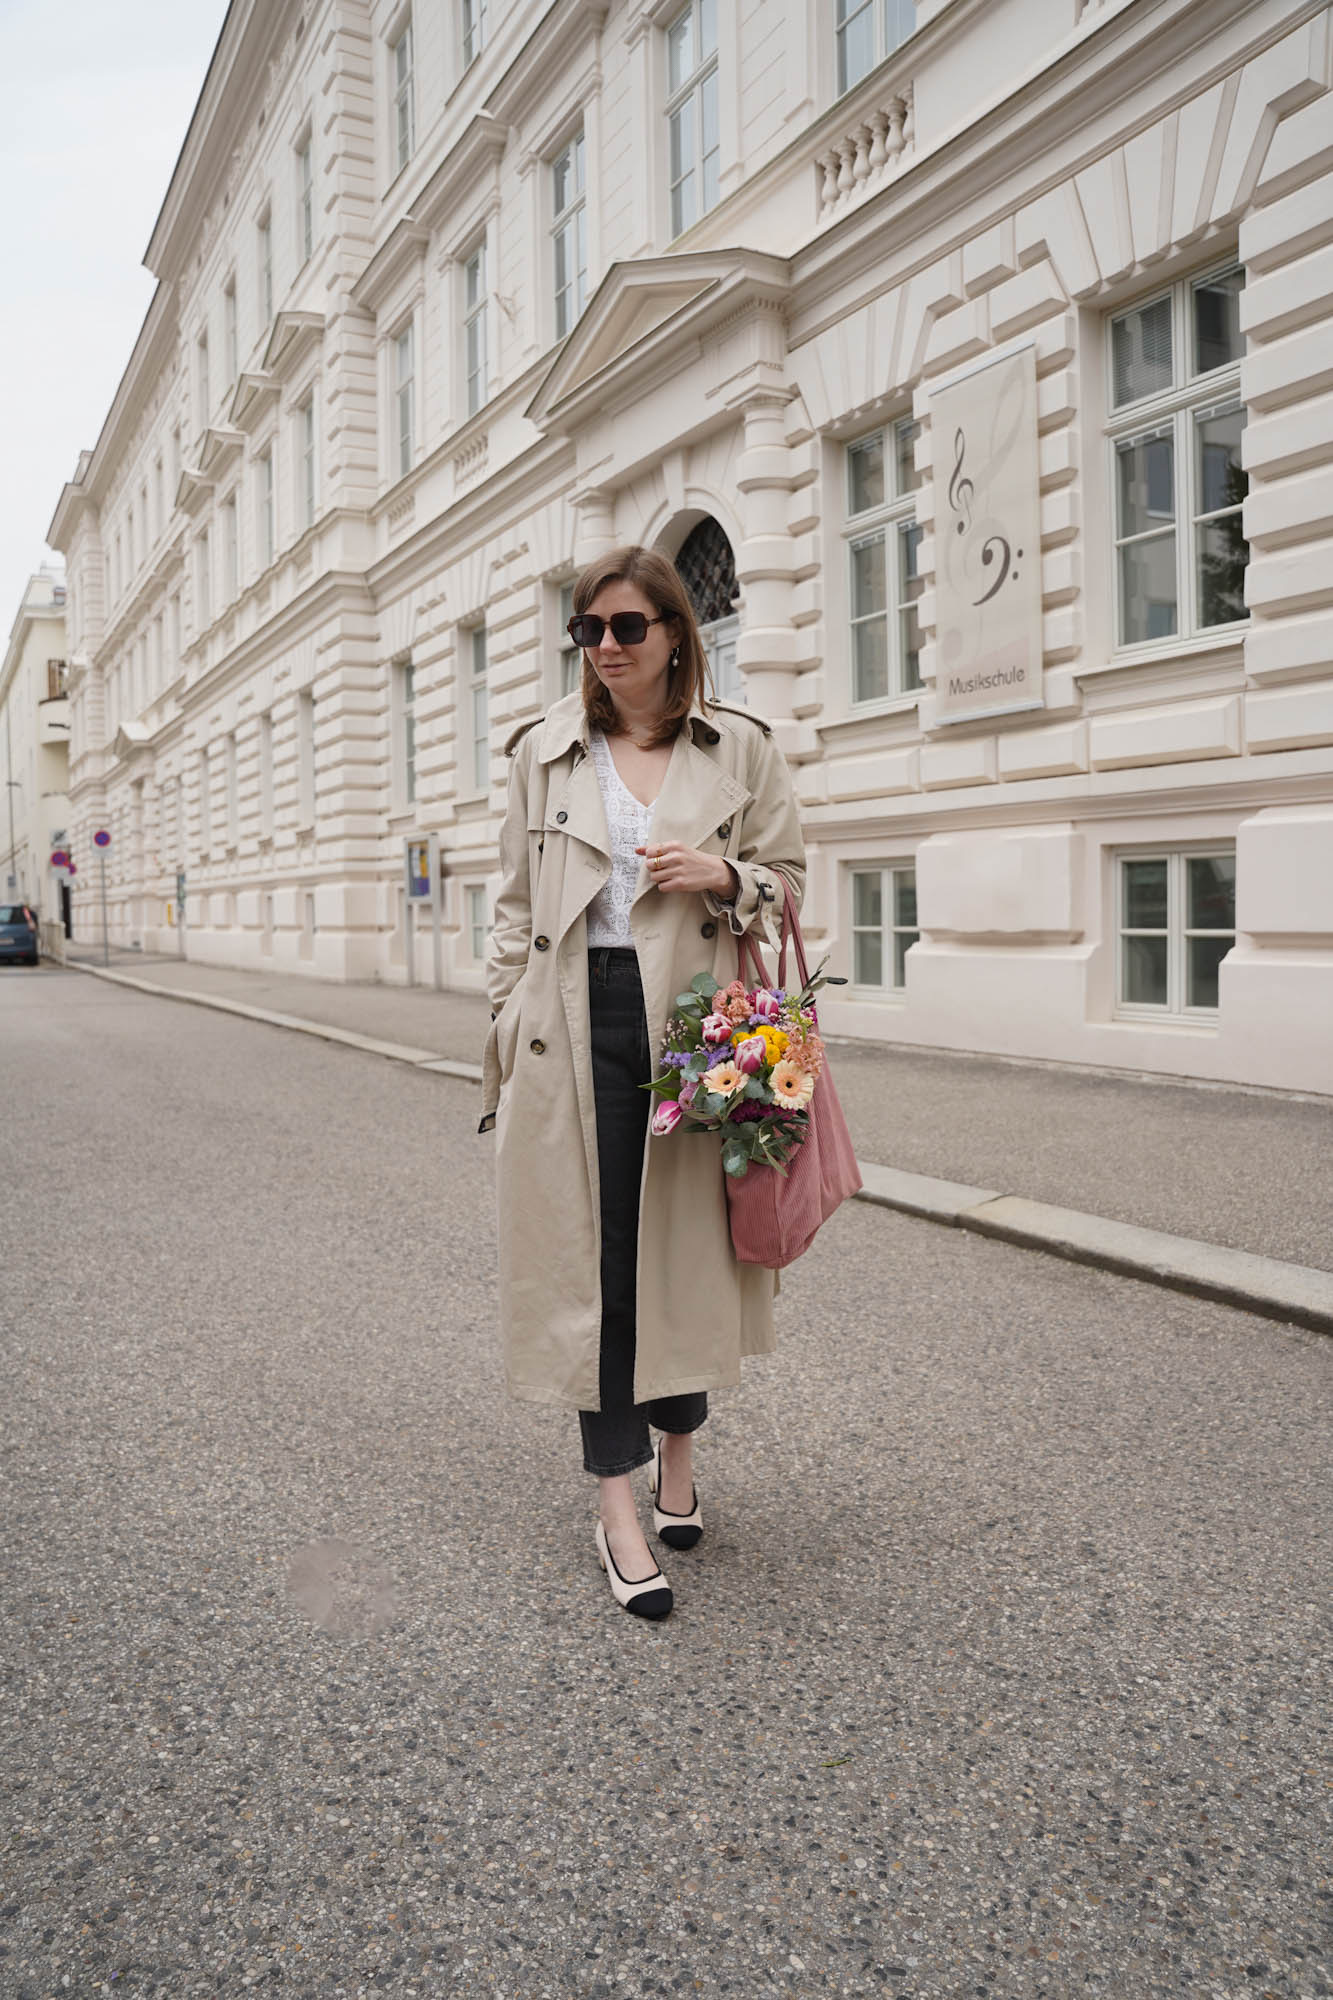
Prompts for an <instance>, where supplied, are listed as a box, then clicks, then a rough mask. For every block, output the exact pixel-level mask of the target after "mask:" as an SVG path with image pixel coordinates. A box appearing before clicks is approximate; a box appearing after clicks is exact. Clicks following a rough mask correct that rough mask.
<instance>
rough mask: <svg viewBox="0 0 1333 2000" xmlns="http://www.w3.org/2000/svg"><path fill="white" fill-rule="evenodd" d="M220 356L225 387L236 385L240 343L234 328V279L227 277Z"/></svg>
mask: <svg viewBox="0 0 1333 2000" xmlns="http://www.w3.org/2000/svg"><path fill="white" fill-rule="evenodd" d="M222 356H223V360H224V362H225V363H226V369H227V387H228V389H232V388H234V387H235V385H236V377H237V376H238V375H239V374H240V372H241V364H240V343H239V338H238V334H237V329H236V280H235V278H228V280H227V282H226V284H225V285H224V286H223V288H222Z"/></svg>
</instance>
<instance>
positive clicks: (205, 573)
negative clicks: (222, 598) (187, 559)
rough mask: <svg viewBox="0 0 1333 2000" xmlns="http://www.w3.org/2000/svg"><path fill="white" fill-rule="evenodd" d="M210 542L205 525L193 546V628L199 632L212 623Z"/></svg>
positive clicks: (211, 558) (211, 555)
mask: <svg viewBox="0 0 1333 2000" xmlns="http://www.w3.org/2000/svg"><path fill="white" fill-rule="evenodd" d="M210 542H211V531H210V529H209V528H208V527H207V526H206V525H205V526H204V527H202V528H201V529H200V530H199V538H198V540H197V541H196V542H195V545H194V567H195V577H194V588H195V600H196V601H195V626H196V630H198V631H200V632H204V631H207V629H208V627H209V626H210V625H211V624H212V623H213V551H212V548H211V546H210Z"/></svg>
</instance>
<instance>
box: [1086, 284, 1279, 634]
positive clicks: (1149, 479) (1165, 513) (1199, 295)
mask: <svg viewBox="0 0 1333 2000" xmlns="http://www.w3.org/2000/svg"><path fill="white" fill-rule="evenodd" d="M1244 283H1245V273H1244V272H1243V271H1242V270H1240V269H1239V268H1236V267H1233V268H1232V269H1230V270H1226V271H1220V272H1214V273H1212V274H1210V275H1209V276H1207V277H1203V278H1195V279H1192V280H1190V279H1186V280H1184V281H1183V282H1181V283H1179V284H1176V285H1173V286H1172V287H1171V288H1170V289H1169V290H1168V291H1165V292H1162V293H1161V294H1160V295H1159V296H1158V297H1156V298H1153V299H1149V300H1148V301H1146V302H1145V303H1144V304H1143V305H1139V306H1134V307H1132V308H1131V309H1130V310H1129V311H1128V312H1122V313H1115V314H1113V315H1112V316H1111V318H1110V322H1109V345H1110V379H1111V421H1110V424H1109V427H1108V436H1109V439H1110V446H1111V453H1112V461H1113V468H1114V496H1115V498H1114V508H1115V536H1114V544H1115V546H1114V559H1115V571H1116V643H1117V645H1119V646H1122V647H1124V646H1141V645H1148V644H1151V643H1152V642H1153V641H1154V640H1161V639H1172V638H1184V637H1188V636H1190V635H1191V634H1193V633H1197V632H1204V631H1208V630H1211V629H1212V628H1214V627H1216V626H1219V625H1233V624H1235V623H1237V622H1238V621H1239V620H1240V619H1243V618H1245V617H1246V616H1247V615H1248V614H1247V612H1246V609H1245V566H1246V564H1247V562H1248V561H1249V545H1248V544H1247V542H1246V540H1245V536H1244V532H1243V529H1242V518H1241V506H1242V503H1243V501H1244V499H1245V493H1246V489H1247V486H1248V480H1247V478H1246V475H1245V472H1244V470H1243V468H1242V465H1241V435H1242V432H1243V431H1244V428H1245V407H1244V404H1243V403H1242V401H1241V395H1240V363H1241V357H1242V354H1243V353H1244V345H1245V343H1244V336H1243V335H1242V333H1241V331H1240V293H1241V289H1242V287H1243V285H1244Z"/></svg>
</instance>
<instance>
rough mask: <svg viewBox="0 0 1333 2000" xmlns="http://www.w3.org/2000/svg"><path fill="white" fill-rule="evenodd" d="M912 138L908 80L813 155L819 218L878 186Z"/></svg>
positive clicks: (837, 211) (828, 217)
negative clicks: (849, 129)
mask: <svg viewBox="0 0 1333 2000" xmlns="http://www.w3.org/2000/svg"><path fill="white" fill-rule="evenodd" d="M913 139H914V128H913V123H912V86H911V84H910V83H908V84H904V85H903V87H902V89H901V91H899V92H898V93H897V94H896V95H894V96H893V97H890V98H888V99H887V100H886V102H885V104H884V106H883V108H882V109H881V110H879V111H872V112H871V113H870V114H869V116H868V117H867V118H865V119H863V120H862V122H861V123H860V124H859V125H856V126H855V127H853V129H852V130H851V131H850V132H849V133H848V134H847V135H846V137H845V138H842V139H839V141H838V142H837V144H836V145H835V146H831V147H830V148H829V150H828V151H827V152H826V153H821V154H820V156H819V158H818V159H817V160H816V162H815V165H816V166H817V168H818V170H819V177H820V178H819V220H820V221H821V222H831V221H832V219H833V217H834V216H835V215H841V214H843V213H844V211H845V210H847V209H849V208H852V207H854V206H855V205H856V204H857V203H858V202H860V201H861V200H862V199H863V197H864V196H866V195H867V194H870V193H872V192H873V190H874V189H875V188H877V187H880V186H882V185H883V183H884V182H885V181H886V180H887V179H888V178H889V176H890V175H891V174H893V173H895V172H896V171H897V169H898V168H899V166H901V164H902V162H903V161H904V160H905V159H906V157H907V156H908V154H909V153H910V152H911V151H912V146H913Z"/></svg>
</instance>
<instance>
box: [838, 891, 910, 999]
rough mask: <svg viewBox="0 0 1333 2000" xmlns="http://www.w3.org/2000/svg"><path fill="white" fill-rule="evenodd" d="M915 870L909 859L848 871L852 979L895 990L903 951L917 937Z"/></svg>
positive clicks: (903, 967) (902, 971)
mask: <svg viewBox="0 0 1333 2000" xmlns="http://www.w3.org/2000/svg"><path fill="white" fill-rule="evenodd" d="M920 935H921V934H920V932H919V931H918V929H917V923H916V870H915V868H914V867H912V866H911V865H910V864H903V865H897V864H890V865H889V866H887V867H884V868H858V869H856V870H854V872H853V874H852V984H853V985H854V986H879V987H885V988H889V989H891V990H893V991H894V992H897V991H900V990H901V989H902V988H903V987H904V986H906V984H907V953H908V951H909V949H910V948H911V946H912V945H914V944H915V943H916V941H917V939H918V937H919V936H920Z"/></svg>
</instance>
